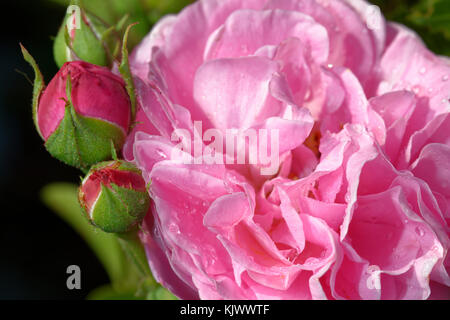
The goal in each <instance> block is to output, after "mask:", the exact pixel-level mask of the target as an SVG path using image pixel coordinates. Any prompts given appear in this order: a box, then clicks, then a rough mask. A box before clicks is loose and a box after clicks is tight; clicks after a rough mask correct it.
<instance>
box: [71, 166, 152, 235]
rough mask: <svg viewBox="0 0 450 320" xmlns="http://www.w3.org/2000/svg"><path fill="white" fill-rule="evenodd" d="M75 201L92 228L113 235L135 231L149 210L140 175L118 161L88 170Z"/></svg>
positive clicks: (143, 182) (145, 190)
mask: <svg viewBox="0 0 450 320" xmlns="http://www.w3.org/2000/svg"><path fill="white" fill-rule="evenodd" d="M79 201H80V204H81V207H82V208H83V209H84V211H85V213H86V216H87V218H88V220H89V221H90V222H91V223H92V224H93V225H94V226H96V227H98V228H100V229H102V230H103V231H105V232H114V233H124V232H128V231H131V230H133V229H135V228H136V227H137V226H138V225H139V223H140V222H141V221H142V219H143V218H144V216H145V214H146V213H147V212H148V210H149V207H150V197H149V195H148V192H147V189H146V186H145V181H144V179H143V178H142V176H141V172H140V171H139V169H137V168H136V167H135V166H134V165H133V164H131V163H129V162H125V161H122V160H116V161H109V162H103V163H100V164H98V165H95V166H94V167H92V169H91V170H90V171H89V173H88V174H87V176H86V178H84V180H83V182H82V184H81V187H80V189H79Z"/></svg>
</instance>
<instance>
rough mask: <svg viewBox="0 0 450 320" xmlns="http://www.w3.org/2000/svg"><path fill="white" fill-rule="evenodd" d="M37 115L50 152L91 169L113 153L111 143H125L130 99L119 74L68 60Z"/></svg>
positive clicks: (61, 158)
mask: <svg viewBox="0 0 450 320" xmlns="http://www.w3.org/2000/svg"><path fill="white" fill-rule="evenodd" d="M67 93H69V94H67ZM35 121H36V124H37V127H38V131H39V133H40V134H41V136H42V138H43V139H44V140H45V146H46V148H47V150H48V151H49V152H50V154H51V155H53V156H54V157H55V158H57V159H59V160H61V161H63V162H64V163H66V164H69V165H72V166H75V167H77V168H80V169H81V170H83V171H87V170H89V168H90V166H91V165H93V164H95V163H98V162H100V161H105V160H109V159H112V154H111V152H112V148H111V143H113V144H114V147H115V149H117V150H120V149H121V148H122V146H123V143H124V140H125V137H126V134H127V132H128V129H129V126H130V122H131V102H130V98H129V96H128V93H127V90H126V88H125V83H124V81H123V80H122V79H121V78H120V77H119V76H117V75H115V74H113V73H111V72H110V71H109V70H108V69H106V68H103V67H99V66H96V65H93V64H89V63H86V62H83V61H73V62H68V63H66V64H64V65H63V67H62V68H61V70H60V71H59V72H58V73H57V74H56V76H55V77H54V78H53V79H52V81H50V83H49V84H48V86H47V88H46V89H45V90H44V91H43V93H42V95H41V96H40V99H39V103H38V105H37V111H36V120H35Z"/></svg>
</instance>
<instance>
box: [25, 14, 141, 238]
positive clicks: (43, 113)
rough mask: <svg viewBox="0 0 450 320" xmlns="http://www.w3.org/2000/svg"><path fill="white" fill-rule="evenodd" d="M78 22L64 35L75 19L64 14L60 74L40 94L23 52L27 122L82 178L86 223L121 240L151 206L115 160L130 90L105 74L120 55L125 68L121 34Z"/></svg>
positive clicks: (58, 46)
mask: <svg viewBox="0 0 450 320" xmlns="http://www.w3.org/2000/svg"><path fill="white" fill-rule="evenodd" d="M79 15H80V18H81V19H80V21H79V26H77V28H74V29H73V30H72V29H71V30H69V29H68V27H67V25H68V24H67V20H71V19H76V17H75V16H74V15H70V14H68V15H67V17H66V19H65V21H64V23H63V25H62V27H61V29H60V31H59V33H58V36H57V38H56V40H55V46H54V54H55V60H56V63H57V64H58V65H59V66H60V67H61V69H60V70H59V72H58V73H57V74H56V75H55V76H54V78H53V79H52V80H51V81H50V83H48V85H47V86H46V87H45V84H44V80H43V77H42V74H41V73H40V71H39V68H38V66H37V64H36V62H35V61H34V59H33V58H32V57H31V55H30V54H29V53H28V52H27V51H26V49H25V48H23V47H22V52H23V54H24V57H25V59H26V60H27V61H28V62H30V64H31V65H32V66H33V68H34V70H35V74H36V79H35V85H34V94H33V115H34V121H35V125H36V128H37V131H38V133H39V134H40V136H41V137H42V139H43V140H44V141H45V147H46V149H47V150H48V152H49V153H50V154H51V155H52V156H53V157H55V158H57V159H58V160H60V161H62V162H64V163H65V164H68V165H71V166H74V167H76V168H78V169H80V170H82V171H83V172H85V173H86V172H88V174H87V176H86V178H85V179H84V180H83V182H82V185H81V187H80V189H79V199H80V204H81V207H82V208H83V209H84V211H85V212H86V215H87V218H88V220H89V222H91V223H92V224H93V225H94V226H97V227H99V228H100V229H102V230H103V231H105V232H113V233H124V232H128V231H131V230H133V228H135V227H136V226H137V225H138V224H139V223H140V222H141V221H142V219H143V217H144V215H145V214H146V213H147V211H148V209H149V205H150V198H149V196H148V193H147V191H146V188H145V182H144V180H143V178H142V177H141V172H140V171H139V170H138V169H137V168H136V167H135V166H134V165H133V164H132V163H129V162H125V161H122V160H118V159H117V151H116V150H118V151H120V150H121V149H122V147H123V144H124V142H125V138H126V137H127V134H128V132H129V130H130V128H131V127H132V125H133V122H134V121H135V119H134V105H133V102H132V101H133V97H132V95H133V91H132V90H131V91H130V87H131V88H132V86H133V85H132V84H131V85H130V83H127V82H126V81H124V80H123V78H122V77H121V76H120V75H118V74H115V73H113V72H112V71H111V70H110V69H108V66H109V67H112V66H113V61H117V52H118V50H117V48H120V47H122V52H121V54H122V56H121V60H122V64H121V65H123V64H125V66H126V67H127V68H128V65H127V63H128V62H127V56H126V54H127V52H126V35H127V34H128V33H126V35H125V37H124V41H123V43H122V42H121V41H120V40H119V37H118V36H117V35H116V34H115V33H114V32H115V31H116V30H117V28H108V26H106V25H104V23H103V22H101V21H100V20H99V19H98V18H96V17H95V16H94V15H92V14H90V13H87V12H85V11H84V10H82V11H81V12H79ZM111 30H114V32H112V31H111ZM99 35H100V37H99ZM111 48H116V50H114V51H113V50H112V49H111ZM119 70H120V68H119ZM128 70H129V69H128ZM121 72H122V70H121ZM128 74H129V73H128ZM126 75H127V73H125V76H124V78H126V77H127V76H126ZM112 159H114V160H112Z"/></svg>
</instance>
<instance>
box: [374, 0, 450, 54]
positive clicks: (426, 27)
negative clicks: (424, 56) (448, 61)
mask: <svg viewBox="0 0 450 320" xmlns="http://www.w3.org/2000/svg"><path fill="white" fill-rule="evenodd" d="M371 2H372V3H374V4H376V5H378V6H379V7H380V8H381V11H382V12H383V14H384V15H385V17H386V19H388V20H391V21H396V22H399V23H402V24H404V25H406V26H408V27H409V28H411V29H413V30H414V31H416V32H417V33H418V34H419V35H420V37H421V38H422V39H423V40H424V42H425V43H426V44H427V46H428V48H430V50H432V51H433V52H435V53H438V54H442V55H447V56H450V0H371Z"/></svg>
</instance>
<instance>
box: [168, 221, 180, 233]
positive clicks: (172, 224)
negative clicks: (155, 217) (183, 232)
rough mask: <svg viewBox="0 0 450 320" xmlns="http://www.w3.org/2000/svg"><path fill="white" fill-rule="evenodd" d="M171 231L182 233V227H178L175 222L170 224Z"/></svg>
mask: <svg viewBox="0 0 450 320" xmlns="http://www.w3.org/2000/svg"><path fill="white" fill-rule="evenodd" d="M169 231H170V232H173V233H176V234H179V233H180V228H178V226H177V225H176V224H175V223H171V224H170V225H169Z"/></svg>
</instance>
